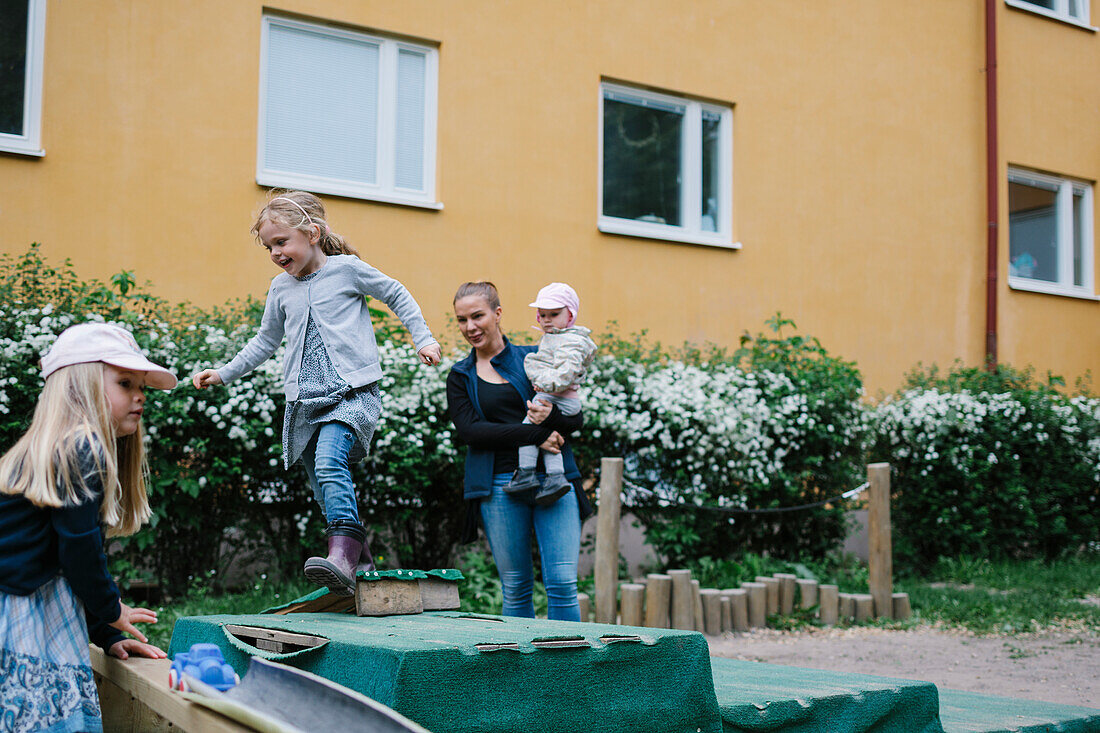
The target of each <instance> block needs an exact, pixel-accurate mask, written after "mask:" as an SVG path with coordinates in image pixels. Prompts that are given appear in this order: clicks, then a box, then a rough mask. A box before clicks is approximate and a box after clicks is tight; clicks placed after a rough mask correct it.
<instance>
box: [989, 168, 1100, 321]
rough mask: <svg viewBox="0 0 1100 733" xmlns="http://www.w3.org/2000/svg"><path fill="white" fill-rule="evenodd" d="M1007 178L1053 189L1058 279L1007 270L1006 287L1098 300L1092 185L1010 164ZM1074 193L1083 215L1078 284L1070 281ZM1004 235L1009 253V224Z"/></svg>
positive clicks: (1013, 181) (1010, 247) (1071, 279)
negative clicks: (1076, 195) (1079, 279)
mask: <svg viewBox="0 0 1100 733" xmlns="http://www.w3.org/2000/svg"><path fill="white" fill-rule="evenodd" d="M1008 180H1009V182H1010V183H1020V184H1023V185H1026V186H1033V187H1036V188H1043V189H1047V190H1050V189H1051V188H1052V187H1053V188H1054V189H1055V190H1056V193H1055V216H1056V217H1057V218H1056V220H1055V227H1056V231H1057V237H1058V243H1057V248H1058V282H1048V281H1046V280H1035V279H1032V278H1027V277H1018V276H1014V275H1011V274H1010V275H1009V276H1008V285H1009V287H1011V288H1013V289H1014V290H1028V291H1031V292H1035V293H1048V294H1050V295H1066V296H1070V297H1074V298H1085V299H1089V300H1100V298H1097V296H1096V292H1095V290H1094V274H1095V272H1096V270H1095V266H1094V263H1095V250H1096V240H1095V238H1094V235H1093V232H1094V229H1093V211H1094V209H1093V198H1092V188H1093V187H1092V185H1091V184H1089V183H1085V182H1084V181H1079V180H1074V179H1071V178H1063V177H1061V176H1054V175H1050V174H1048V173H1038V172H1036V171H1031V170H1026V169H1023V168H1011V167H1010V168H1009V169H1008ZM1075 193H1078V194H1080V195H1081V210H1082V212H1083V218H1084V221H1082V222H1081V239H1082V242H1081V250H1082V251H1081V272H1082V275H1083V276H1084V277H1083V283H1082V284H1081V285H1074V283H1073V195H1074V194H1075ZM1008 236H1009V243H1008V252H1009V256H1010V257H1011V253H1012V240H1011V237H1012V233H1011V228H1010V229H1009V234H1008ZM1009 272H1011V270H1009Z"/></svg>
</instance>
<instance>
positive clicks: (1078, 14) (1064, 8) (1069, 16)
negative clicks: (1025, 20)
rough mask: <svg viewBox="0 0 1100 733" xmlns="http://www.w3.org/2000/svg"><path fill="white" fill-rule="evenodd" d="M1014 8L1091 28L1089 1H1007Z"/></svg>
mask: <svg viewBox="0 0 1100 733" xmlns="http://www.w3.org/2000/svg"><path fill="white" fill-rule="evenodd" d="M1005 2H1006V3H1008V4H1009V5H1011V6H1012V7H1014V8H1020V9H1021V10H1030V11H1032V12H1034V13H1039V14H1040V15H1046V16H1048V17H1051V18H1057V19H1058V20H1064V21H1067V22H1069V23H1073V24H1074V25H1083V26H1086V27H1088V26H1089V0H1005Z"/></svg>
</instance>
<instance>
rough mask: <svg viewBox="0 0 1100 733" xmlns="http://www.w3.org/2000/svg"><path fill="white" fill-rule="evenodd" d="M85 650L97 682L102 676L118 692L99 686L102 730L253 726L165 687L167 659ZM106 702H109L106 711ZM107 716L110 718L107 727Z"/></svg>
mask: <svg viewBox="0 0 1100 733" xmlns="http://www.w3.org/2000/svg"><path fill="white" fill-rule="evenodd" d="M89 650H90V653H91V658H92V670H93V671H94V672H95V673H96V677H97V682H98V681H99V680H100V679H102V680H104V681H105V682H106V683H108V684H110V685H113V686H114V687H115V688H117V690H118V691H120V692H121V693H122V694H121V695H120V694H119V692H116V691H115V690H112V689H111V688H110V687H107V686H106V685H102V686H101V687H100V689H103V690H106V694H103V693H101V695H102V696H101V698H100V701H101V704H102V705H103V707H104V714H103V716H104V717H103V720H104V730H108V731H120V732H122V733H129V732H130V731H133V732H134V733H139V732H142V733H143V732H144V731H160V730H173V731H182V733H189V732H191V731H194V732H195V733H243V732H246V731H251V730H253V729H252V728H250V727H248V726H245V725H242V724H240V723H237V722H235V721H232V720H230V719H229V718H226V717H225V716H223V715H219V714H218V713H215V712H213V711H212V710H209V709H207V708H204V707H202V706H201V705H196V704H195V703H193V702H191V701H190V700H186V699H184V698H183V697H182V696H181V695H179V694H178V693H176V692H173V691H172V690H170V689H168V668H169V667H171V666H172V663H171V662H170V661H169V660H167V659H146V658H144V657H130V658H129V659H125V660H123V659H115V658H114V657H110V656H107V655H106V654H104V653H103V650H102V649H100V648H99V647H97V646H91V647H89ZM127 698H129V700H127ZM104 701H106V702H104ZM107 705H110V706H111V710H110V712H108V711H107V709H106V708H107ZM120 714H121V715H120ZM119 717H121V718H122V721H121V722H119V723H118V725H119V726H121V727H114V724H115V723H114V721H117V720H118V719H119ZM108 718H110V720H111V721H112V724H111V726H110V727H109V726H108V725H107V721H108ZM162 721H163V722H162ZM158 726H159V727H158Z"/></svg>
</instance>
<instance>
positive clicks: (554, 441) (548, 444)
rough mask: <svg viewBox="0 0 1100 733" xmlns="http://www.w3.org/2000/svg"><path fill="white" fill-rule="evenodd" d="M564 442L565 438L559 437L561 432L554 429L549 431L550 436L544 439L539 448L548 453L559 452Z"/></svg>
mask: <svg viewBox="0 0 1100 733" xmlns="http://www.w3.org/2000/svg"><path fill="white" fill-rule="evenodd" d="M564 443H565V438H563V437H561V434H560V433H559V432H558V431H557V430H555V431H554V432H552V433H550V437H549V438H547V439H546V440H544V441H543V442H542V445H540V446H539V448H540V449H542V450H544V451H549V452H550V453H561V447H562V445H563V444H564Z"/></svg>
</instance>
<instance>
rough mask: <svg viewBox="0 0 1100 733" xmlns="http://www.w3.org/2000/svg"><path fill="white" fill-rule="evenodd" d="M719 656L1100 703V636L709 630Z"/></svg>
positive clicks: (922, 630)
mask: <svg viewBox="0 0 1100 733" xmlns="http://www.w3.org/2000/svg"><path fill="white" fill-rule="evenodd" d="M707 640H708V641H709V643H710V652H711V654H712V655H713V656H716V657H729V658H732V659H746V660H750V661H755V662H767V663H769V664H784V665H790V666H798V667H809V668H811V669H827V670H834V671H837V672H860V673H863V674H873V675H879V676H882V677H901V678H905V679H914V680H926V681H929V682H934V683H935V684H936V685H937V686H938V687H942V688H947V689H955V690H969V691H972V692H982V693H987V694H991V695H1001V696H1004V697H1018V698H1024V699H1031V700H1045V701H1047V702H1056V703H1063V704H1066V705H1082V706H1086V707H1093V708H1100V636H1098V635H1096V634H1093V633H1088V632H1078V631H1065V632H1051V633H1041V634H1020V635H1015V636H974V635H972V634H970V633H969V632H966V631H960V630H955V629H935V628H930V627H922V628H918V629H913V630H909V631H890V630H886V629H878V628H851V629H810V630H807V631H796V632H785V631H774V630H771V629H761V630H757V631H753V632H750V633H745V634H739V633H729V632H727V633H726V634H723V635H722V636H721V637H707Z"/></svg>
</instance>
